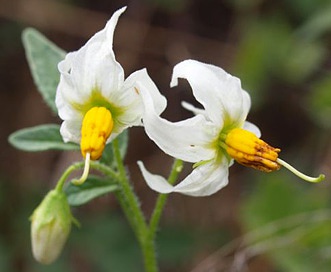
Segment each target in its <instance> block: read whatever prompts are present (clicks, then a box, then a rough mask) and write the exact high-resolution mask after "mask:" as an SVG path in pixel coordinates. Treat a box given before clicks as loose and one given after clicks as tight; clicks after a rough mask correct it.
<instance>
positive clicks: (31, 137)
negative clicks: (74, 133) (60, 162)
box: [8, 124, 79, 152]
mask: <svg viewBox="0 0 331 272" xmlns="http://www.w3.org/2000/svg"><path fill="white" fill-rule="evenodd" d="M8 140H9V143H10V144H11V145H13V146H14V147H16V148H17V149H20V150H24V151H30V152H37V151H46V150H51V149H53V150H79V145H77V144H74V143H65V142H63V139H62V136H61V134H60V126H59V125H56V124H45V125H39V126H35V127H30V128H24V129H20V130H18V131H16V132H14V133H12V134H11V135H10V136H9V138H8Z"/></svg>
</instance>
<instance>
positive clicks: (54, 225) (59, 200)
mask: <svg viewBox="0 0 331 272" xmlns="http://www.w3.org/2000/svg"><path fill="white" fill-rule="evenodd" d="M30 219H31V243H32V252H33V256H34V258H35V259H36V260H37V261H38V262H40V263H42V264H50V263H52V262H54V261H55V260H56V259H57V257H58V256H59V255H60V253H61V251H62V248H63V246H64V244H65V242H66V241H67V238H68V235H69V233H70V229H71V222H72V215H71V212H70V207H69V204H68V200H67V197H66V195H65V193H64V192H62V191H60V190H52V191H50V192H49V193H48V194H47V195H46V196H45V198H44V199H43V201H42V202H41V203H40V205H39V206H38V207H37V208H36V209H35V210H34V212H33V214H32V216H31V218H30Z"/></svg>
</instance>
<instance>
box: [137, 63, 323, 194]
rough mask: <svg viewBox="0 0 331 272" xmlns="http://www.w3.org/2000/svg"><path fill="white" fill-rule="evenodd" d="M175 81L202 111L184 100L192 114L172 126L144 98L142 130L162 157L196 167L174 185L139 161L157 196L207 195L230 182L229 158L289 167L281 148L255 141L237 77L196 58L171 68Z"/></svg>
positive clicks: (246, 98)
mask: <svg viewBox="0 0 331 272" xmlns="http://www.w3.org/2000/svg"><path fill="white" fill-rule="evenodd" d="M178 78H184V79H187V80H188V82H189V84H190V85H191V87H192V91H193V95H194V97H195V98H196V99H197V101H198V102H199V103H200V104H201V105H202V106H203V109H199V108H195V107H194V106H192V105H190V104H188V103H185V102H184V103H183V106H184V107H185V108H186V109H188V110H191V111H192V112H193V113H195V114H196V115H195V116H194V117H192V118H190V119H186V120H184V121H180V122H175V123H172V122H169V121H167V120H165V119H163V118H161V117H160V116H159V115H158V114H157V112H155V111H154V112H153V108H155V105H154V102H153V100H152V99H151V98H150V97H146V98H145V99H144V101H145V104H146V105H145V106H146V108H148V111H146V114H145V116H144V126H145V131H146V133H147V134H148V136H149V137H150V138H151V139H152V140H153V141H154V142H155V143H156V144H157V145H158V146H159V147H160V148H161V149H162V150H163V151H164V152H165V153H167V154H169V155H171V156H173V157H175V158H179V159H181V160H184V161H187V162H191V163H194V166H193V168H194V169H193V171H192V172H191V174H189V175H188V176H187V177H186V178H185V179H184V180H182V181H181V182H180V183H178V184H177V185H175V186H173V185H170V184H169V183H168V182H167V181H166V180H165V179H164V178H163V177H161V176H159V175H154V174H151V173H150V172H148V171H147V170H146V168H145V167H144V165H143V163H142V162H138V164H139V167H140V169H141V171H142V173H143V176H144V178H145V180H146V182H147V184H148V185H149V186H150V187H151V188H152V189H154V190H155V191H158V192H160V193H170V192H179V193H183V194H186V195H192V196H205V195H211V194H213V193H215V192H217V191H218V190H220V189H221V188H223V187H224V186H226V185H227V184H228V173H229V167H230V166H231V165H232V164H233V160H236V161H237V162H239V163H241V164H243V165H245V166H250V167H253V168H255V169H259V170H262V171H266V172H270V171H274V170H278V169H279V168H280V167H281V165H283V166H287V167H288V166H289V165H287V164H286V163H285V162H284V161H282V160H280V159H279V158H278V153H279V152H280V149H278V148H273V147H271V146H270V145H268V144H267V143H265V142H264V141H262V140H261V139H259V137H260V130H259V129H258V128H257V127H256V126H255V125H254V124H252V123H249V122H247V121H246V117H247V115H248V112H249V109H250V105H251V101H250V96H249V94H248V93H247V92H246V91H244V90H243V89H242V87H241V83H240V80H239V79H238V78H236V77H234V76H231V75H230V74H228V73H226V72H225V71H224V70H223V69H221V68H219V67H216V66H213V65H209V64H204V63H201V62H198V61H194V60H186V61H183V62H181V63H179V64H177V65H176V66H175V68H174V71H173V76H172V80H171V84H170V85H171V86H172V87H173V86H176V85H177V84H178ZM140 89H143V86H140ZM147 112H148V114H147ZM285 164H286V165H285ZM301 175H302V174H301ZM301 177H303V176H301ZM305 177H306V176H305ZM306 178H308V179H309V178H310V177H306ZM323 178H324V176H322V175H321V176H320V177H319V178H317V179H315V178H310V179H311V180H308V181H312V182H316V181H319V180H322V179H323ZM306 180H307V179H306Z"/></svg>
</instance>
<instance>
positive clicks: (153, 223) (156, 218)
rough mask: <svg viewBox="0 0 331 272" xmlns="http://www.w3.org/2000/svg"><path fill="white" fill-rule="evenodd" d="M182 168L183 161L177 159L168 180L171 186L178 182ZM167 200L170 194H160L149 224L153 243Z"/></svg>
mask: <svg viewBox="0 0 331 272" xmlns="http://www.w3.org/2000/svg"><path fill="white" fill-rule="evenodd" d="M182 168H183V161H181V160H178V159H176V160H175V161H174V164H173V166H172V169H171V172H170V175H169V178H168V182H169V183H170V184H174V183H175V182H176V180H177V178H178V175H179V174H180V172H181V171H182ZM167 199H168V194H159V196H158V199H157V201H156V204H155V208H154V211H153V214H152V216H151V219H150V223H149V233H150V237H151V240H152V241H154V240H155V235H156V231H157V228H158V225H159V222H160V217H161V215H162V212H163V208H164V205H165V203H166V201H167Z"/></svg>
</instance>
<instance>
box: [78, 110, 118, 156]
mask: <svg viewBox="0 0 331 272" xmlns="http://www.w3.org/2000/svg"><path fill="white" fill-rule="evenodd" d="M113 126H114V121H113V118H112V115H111V113H110V111H109V110H108V109H106V108H105V107H93V108H91V109H90V110H89V111H88V112H87V113H86V114H85V116H84V120H83V124H82V130H81V134H82V138H81V143H80V148H81V152H82V155H83V157H84V158H85V157H86V154H87V153H89V154H90V156H91V160H98V159H99V158H100V157H101V155H102V152H103V150H104V148H105V145H106V141H107V139H108V138H109V136H110V134H111V132H112V129H113Z"/></svg>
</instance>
